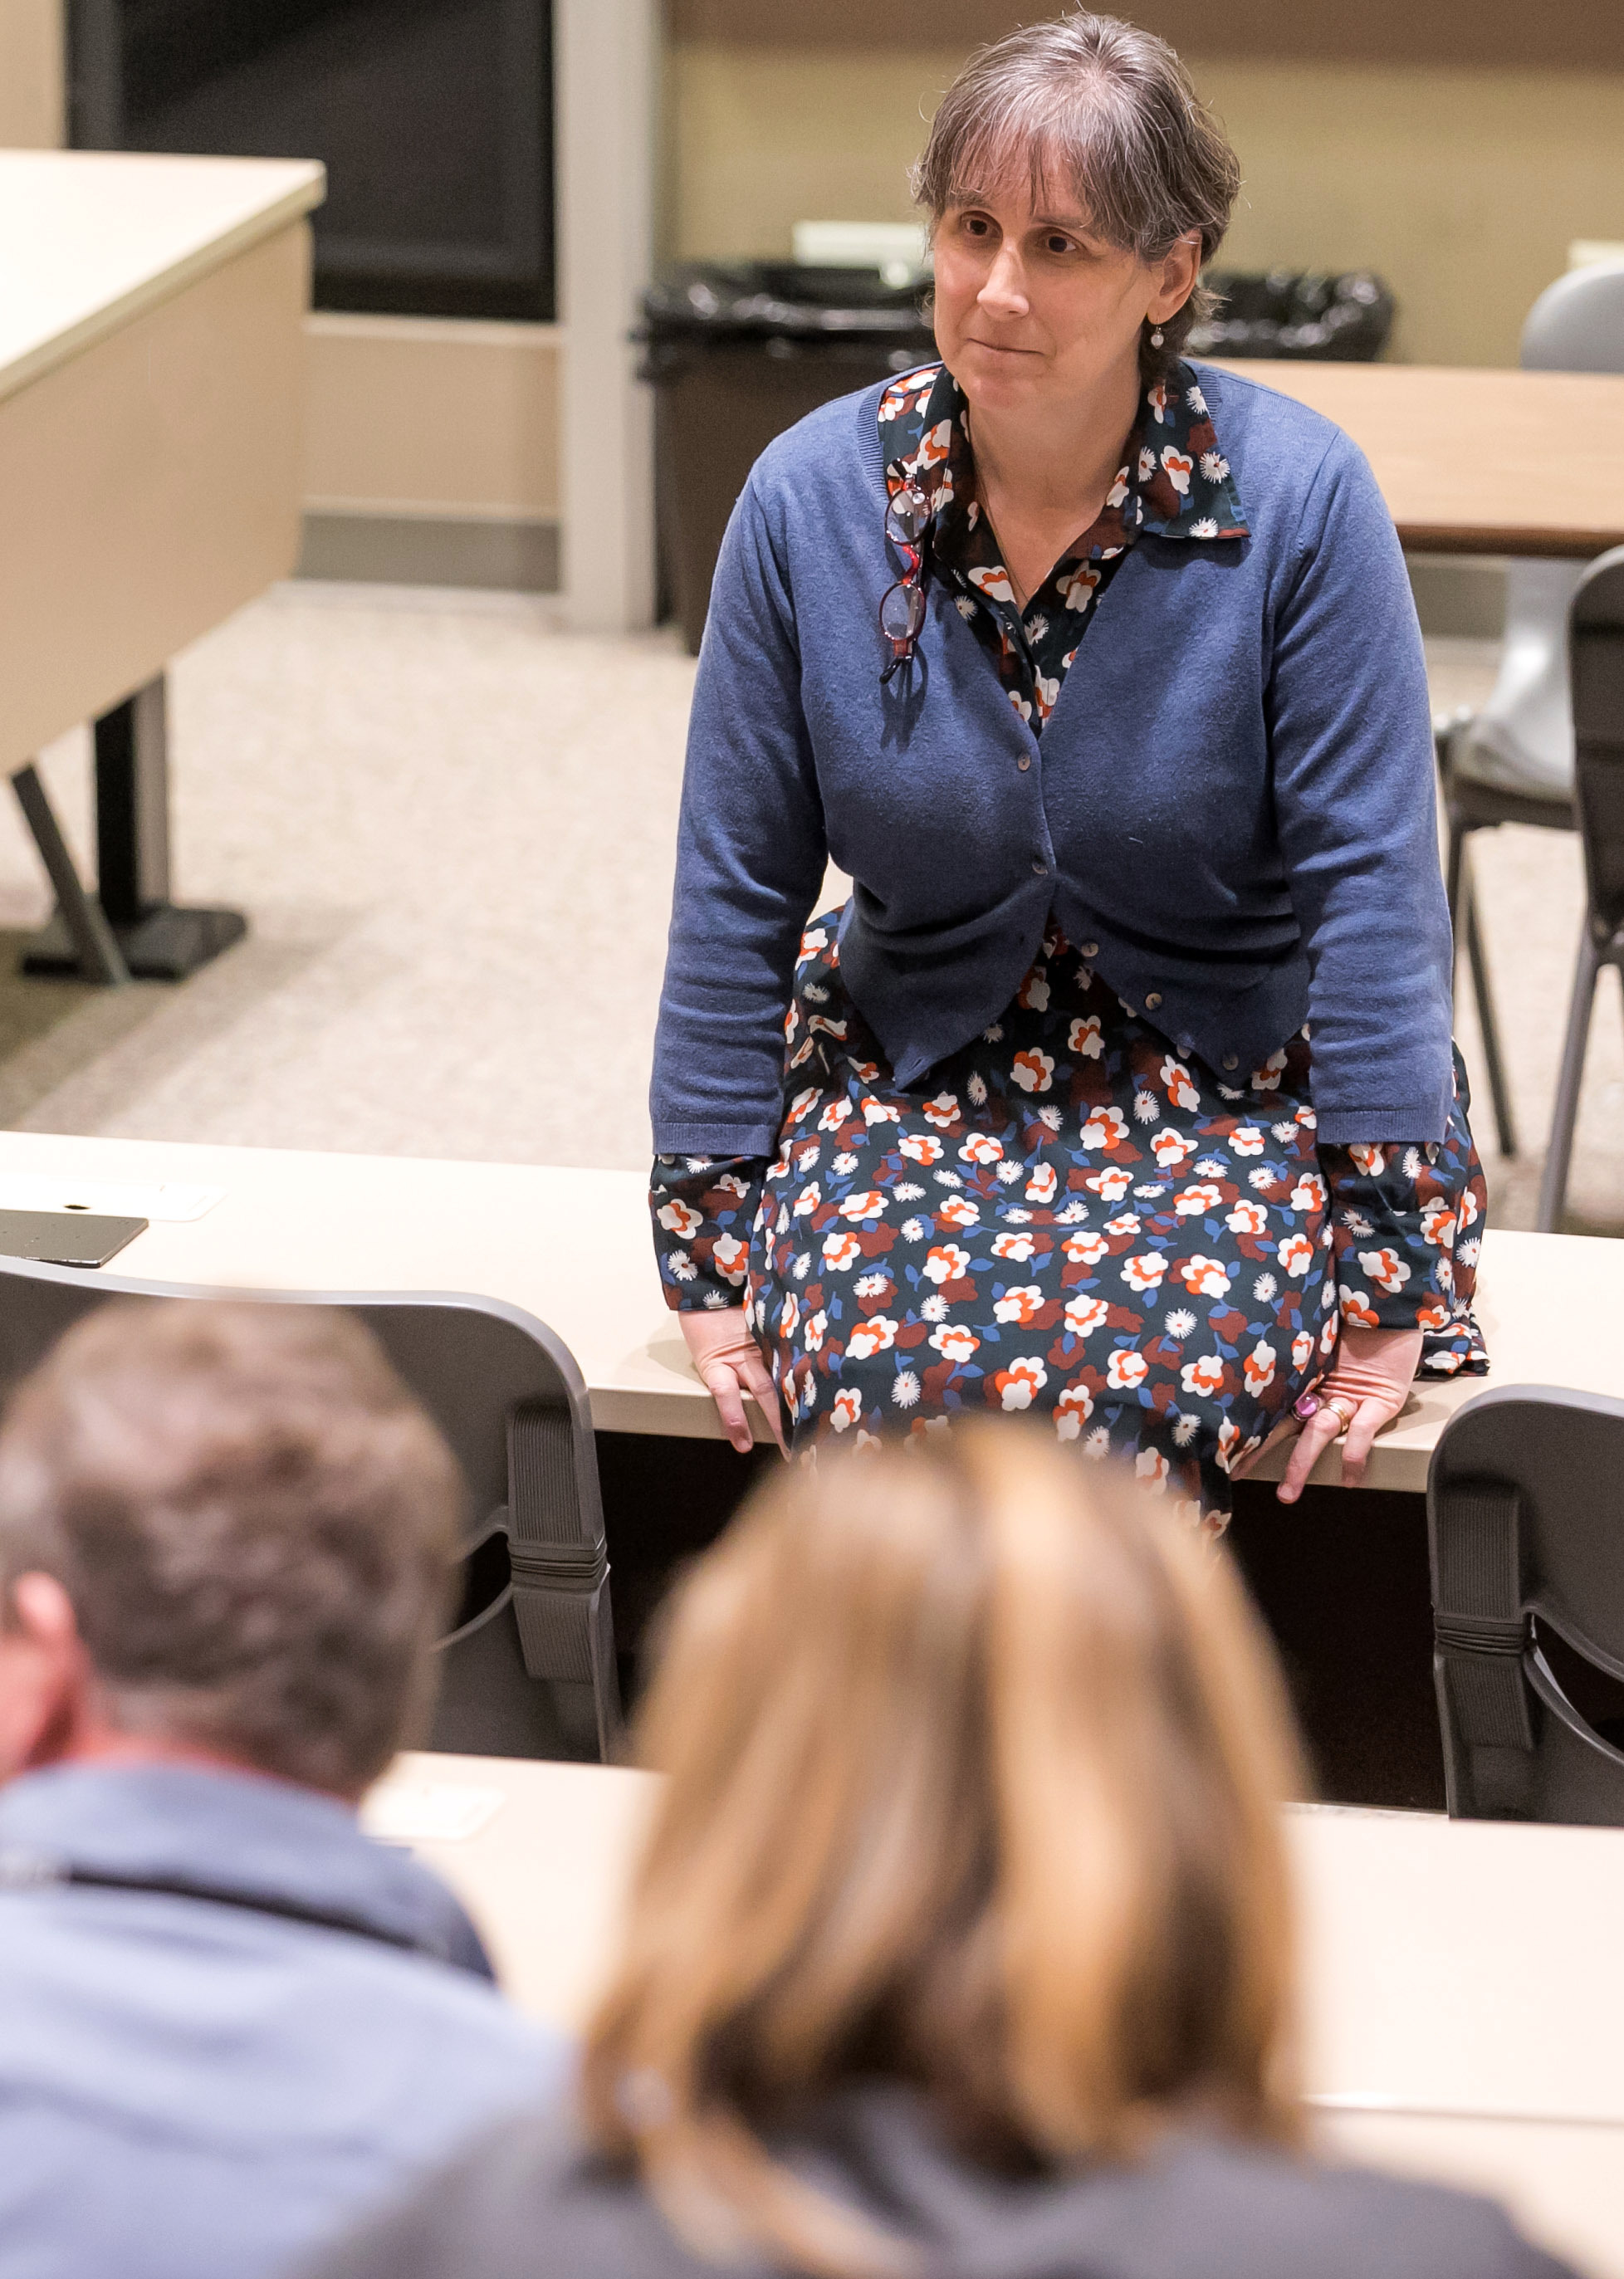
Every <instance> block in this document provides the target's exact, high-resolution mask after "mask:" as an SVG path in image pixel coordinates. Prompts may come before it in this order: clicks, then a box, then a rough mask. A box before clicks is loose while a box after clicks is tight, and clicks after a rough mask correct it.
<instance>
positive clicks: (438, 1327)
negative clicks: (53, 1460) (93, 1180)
mask: <svg viewBox="0 0 1624 2279" xmlns="http://www.w3.org/2000/svg"><path fill="white" fill-rule="evenodd" d="M115 1297H117V1298H125V1299H134V1300H139V1301H149V1302H155V1301H158V1300H161V1299H173V1298H180V1299H214V1300H218V1299H221V1298H230V1299H234V1300H239V1301H246V1302H249V1303H251V1304H256V1305H301V1306H342V1307H344V1308H346V1309H347V1310H348V1311H349V1312H350V1313H353V1314H355V1315H356V1316H358V1317H359V1319H360V1320H362V1321H363V1322H364V1324H366V1326H367V1328H368V1329H369V1330H371V1331H372V1334H373V1335H374V1336H375V1337H376V1338H377V1339H378V1340H379V1344H380V1345H381V1346H382V1347H383V1348H384V1350H385V1352H386V1353H387V1354H388V1356H389V1359H390V1361H391V1362H392V1363H393V1365H394V1367H395V1370H396V1371H397V1372H398V1374H399V1375H400V1377H402V1380H403V1381H404V1382H405V1384H406V1385H409V1386H410V1389H411V1391H412V1392H413V1393H415V1394H416V1395H417V1399H418V1400H420V1401H421V1402H422V1404H423V1406H424V1408H425V1409H427V1411H428V1413H429V1415H430V1416H433V1419H434V1421H435V1423H437V1424H438V1425H439V1427H440V1431H442V1432H443V1433H444V1435H445V1437H446V1439H447V1440H448V1443H449V1444H450V1446H451V1450H452V1453H453V1454H455V1456H456V1460H457V1462H458V1463H459V1464H460V1466H461V1467H462V1470H463V1478H464V1479H465V1481H466V1483H467V1485H468V1492H469V1509H470V1515H471V1518H470V1527H469V1533H468V1539H467V1542H466V1545H465V1546H464V1547H465V1549H466V1550H468V1551H470V1552H474V1551H477V1550H478V1548H479V1546H481V1545H484V1544H486V1543H488V1542H489V1540H490V1539H491V1538H492V1537H493V1536H494V1535H495V1534H498V1533H500V1534H501V1535H503V1536H505V1538H506V1539H507V1548H508V1560H509V1567H510V1571H511V1577H512V1608H513V1614H514V1617H515V1619H516V1621H517V1628H518V1637H519V1640H520V1643H521V1645H522V1647H523V1655H524V1666H525V1670H526V1671H527V1672H528V1674H529V1676H530V1677H532V1678H537V1679H546V1680H548V1681H549V1682H550V1683H551V1684H554V1685H555V1686H557V1685H564V1686H570V1687H576V1688H587V1689H590V1692H591V1696H592V1710H593V1722H594V1723H595V1726H596V1728H597V1732H598V1738H599V1742H600V1746H601V1748H602V1753H604V1754H605V1755H607V1754H608V1753H609V1743H610V1742H611V1741H612V1740H613V1738H615V1736H616V1734H617V1731H618V1726H619V1690H618V1685H617V1677H616V1667H615V1654H614V1633H613V1625H612V1623H611V1620H610V1613H609V1558H608V1551H607V1546H606V1544H605V1539H604V1532H603V1508H602V1501H601V1494H600V1490H599V1483H598V1463H597V1446H596V1442H595V1440H594V1437H593V1429H592V1412H591V1408H590V1405H589V1403H588V1400H587V1393H586V1385H585V1382H584V1380H583V1379H582V1377H581V1373H580V1370H579V1369H578V1366H577V1364H576V1361H575V1357H574V1355H573V1354H571V1351H570V1349H569V1347H567V1346H566V1345H565V1344H564V1342H563V1339H561V1338H558V1337H556V1336H555V1334H554V1332H553V1331H551V1330H549V1329H548V1327H547V1325H546V1324H545V1323H543V1322H539V1321H538V1320H537V1319H536V1318H535V1316H533V1315H532V1314H526V1313H525V1312H524V1311H522V1309H521V1308H518V1307H517V1306H509V1305H507V1304H505V1303H503V1302H502V1301H501V1300H500V1299H495V1298H480V1297H471V1296H464V1295H458V1294H447V1293H438V1292H434V1293H418V1292H415V1291H414V1292H410V1293H387V1294H382V1295H378V1294H372V1293H352V1292H332V1291H319V1292H310V1291H295V1290H220V1289H205V1288H199V1287H196V1286H195V1285H188V1284H173V1283H162V1282H142V1281H135V1280H133V1279H130V1278H126V1277H125V1276H121V1275H111V1274H106V1273H96V1274H95V1275H90V1274H88V1273H87V1272H86V1271H85V1270H83V1269H81V1268H77V1267H71V1266H46V1265H42V1264H36V1263H34V1262H33V1261H31V1260H23V1259H4V1260H0V1387H4V1386H9V1385H11V1384H14V1383H15V1382H16V1381H17V1380H18V1379H19V1377H23V1376H25V1375H26V1374H27V1371H28V1370H31V1369H32V1368H34V1365H35V1364H36V1363H37V1362H39V1361H41V1360H42V1358H43V1356H44V1354H46V1353H47V1351H48V1350H49V1349H50V1347H51V1346H53V1345H54V1344H55V1343H56V1341H57V1339H58V1338H59V1337H60V1336H61V1335H62V1334H63V1333H64V1331H66V1330H67V1329H69V1328H70V1327H71V1326H72V1325H73V1323H75V1322H76V1321H78V1320H80V1318H81V1317H82V1316H84V1315H86V1314H88V1313H90V1312H92V1311H93V1310H94V1309H95V1308H96V1307H97V1306H99V1305H103V1304H104V1303H105V1302H106V1301H108V1300H109V1299H110V1298H115Z"/></svg>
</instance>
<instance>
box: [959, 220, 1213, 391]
mask: <svg viewBox="0 0 1624 2279" xmlns="http://www.w3.org/2000/svg"><path fill="white" fill-rule="evenodd" d="M932 244H933V249H934V252H935V257H936V344H937V347H938V349H939V351H940V353H941V357H942V360H943V362H944V363H945V364H946V366H947V368H948V370H949V371H950V372H952V373H953V375H954V379H955V380H957V381H958V382H959V385H960V386H961V388H963V390H964V393H965V395H967V396H968V397H969V402H970V405H971V408H972V409H973V410H976V411H986V412H992V413H995V414H996V413H1000V412H1005V411H1009V412H1020V411H1030V412H1033V413H1035V414H1038V415H1039V416H1041V414H1042V413H1043V411H1045V410H1046V408H1051V407H1052V408H1053V409H1055V410H1059V409H1061V407H1062V406H1063V404H1064V403H1066V402H1067V401H1068V400H1070V401H1072V402H1075V401H1076V399H1077V398H1078V397H1087V396H1088V395H1091V394H1092V392H1093V390H1094V389H1095V388H1098V387H1099V385H1100V383H1101V382H1108V381H1109V380H1111V379H1112V378H1113V377H1114V376H1116V375H1121V376H1122V377H1123V378H1124V379H1127V378H1131V377H1132V376H1133V375H1134V374H1135V373H1136V372H1137V370H1138V349H1139V336H1140V331H1141V328H1142V327H1143V326H1144V324H1145V320H1146V318H1149V320H1150V322H1151V323H1152V324H1158V323H1160V322H1161V321H1162V320H1164V319H1165V318H1168V317H1170V316H1171V315H1172V314H1173V313H1174V311H1176V310H1177V309H1181V308H1182V307H1183V306H1184V303H1185V301H1186V300H1187V299H1188V298H1189V296H1190V293H1191V288H1193V286H1194V284H1195V281H1196V276H1197V273H1198V271H1199V266H1200V256H1201V248H1200V238H1199V233H1195V232H1192V233H1191V237H1190V238H1188V239H1184V238H1181V239H1180V241H1179V242H1178V243H1177V244H1176V246H1175V247H1174V249H1173V250H1172V252H1171V253H1170V254H1168V256H1167V257H1166V258H1165V259H1164V260H1162V261H1159V262H1154V263H1145V262H1143V261H1141V260H1139V259H1138V256H1137V255H1135V254H1132V253H1124V252H1123V251H1122V249H1121V248H1120V247H1118V246H1114V245H1107V243H1106V242H1105V241H1104V239H1103V238H1100V237H1099V236H1097V235H1095V234H1094V233H1093V232H1092V229H1091V228H1090V226H1089V223H1088V220H1087V218H1086V216H1085V215H1084V214H1083V213H1082V212H1080V211H1078V210H1077V209H1076V203H1075V201H1073V200H1072V199H1071V198H1070V197H1069V196H1066V195H1064V194H1061V195H1059V196H1055V195H1053V194H1046V196H1045V197H1044V200H1043V203H1041V204H1040V205H1034V204H1033V202H1032V195H1031V190H1030V187H1029V186H1028V185H1026V184H1025V183H1021V184H1019V185H1017V184H1015V183H1013V182H1012V183H1011V184H1009V185H1008V186H1007V187H1006V188H1001V189H999V188H986V189H980V190H969V191H966V192H965V193H964V194H963V195H962V196H961V197H958V198H955V199H954V202H953V203H951V204H950V205H949V206H948V208H947V211H946V213H944V215H943V216H942V218H941V219H940V221H939V222H938V224H937V226H936V230H935V234H934V237H933V240H932Z"/></svg>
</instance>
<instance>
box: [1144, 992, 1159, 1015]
mask: <svg viewBox="0 0 1624 2279" xmlns="http://www.w3.org/2000/svg"><path fill="white" fill-rule="evenodd" d="M1160 1004H1161V990H1160V989H1153V990H1152V991H1151V993H1150V995H1149V996H1148V997H1147V998H1146V999H1145V1011H1146V1012H1147V1013H1153V1012H1154V1011H1155V1009H1156V1008H1157V1006H1158V1005H1160Z"/></svg>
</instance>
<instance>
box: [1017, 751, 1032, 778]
mask: <svg viewBox="0 0 1624 2279" xmlns="http://www.w3.org/2000/svg"><path fill="white" fill-rule="evenodd" d="M1031 764H1032V756H1031V754H1030V752H1023V753H1022V755H1021V756H1020V758H1019V759H1018V760H1017V761H1016V762H1015V765H1016V767H1018V768H1019V769H1020V771H1021V773H1022V774H1023V775H1024V774H1025V773H1026V771H1027V770H1028V768H1030V765H1031Z"/></svg>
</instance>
